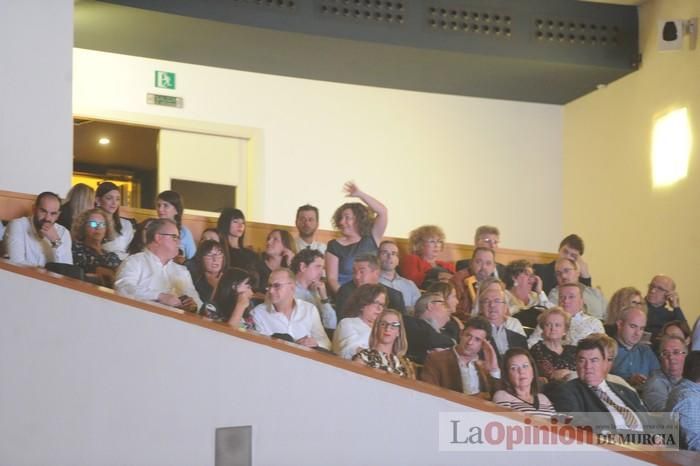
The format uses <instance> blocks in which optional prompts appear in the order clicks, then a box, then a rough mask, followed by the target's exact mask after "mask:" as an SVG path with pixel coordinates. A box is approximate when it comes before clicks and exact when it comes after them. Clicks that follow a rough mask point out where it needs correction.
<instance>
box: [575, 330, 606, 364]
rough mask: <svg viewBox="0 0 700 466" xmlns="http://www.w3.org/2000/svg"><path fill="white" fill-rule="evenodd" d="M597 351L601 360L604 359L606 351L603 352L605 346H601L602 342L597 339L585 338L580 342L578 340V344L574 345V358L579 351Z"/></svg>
mask: <svg viewBox="0 0 700 466" xmlns="http://www.w3.org/2000/svg"><path fill="white" fill-rule="evenodd" d="M594 349H597V350H598V351H600V354H601V355H602V356H603V359H606V358H607V356H606V351H605V345H604V344H603V342H602V341H600V338H597V337H595V336H594V337H590V336H588V337H586V338H583V339H581V340H579V342H578V344H577V345H576V356H578V354H579V353H580V352H581V351H587V350H594Z"/></svg>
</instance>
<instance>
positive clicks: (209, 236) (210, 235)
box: [199, 228, 221, 244]
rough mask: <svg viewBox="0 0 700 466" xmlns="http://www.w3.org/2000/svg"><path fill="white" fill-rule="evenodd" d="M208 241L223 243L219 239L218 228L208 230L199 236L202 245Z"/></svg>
mask: <svg viewBox="0 0 700 466" xmlns="http://www.w3.org/2000/svg"><path fill="white" fill-rule="evenodd" d="M207 240H211V241H216V242H217V243H218V242H220V241H221V238H219V233H218V232H217V231H216V228H207V229H206V230H204V231H203V232H202V234H201V235H200V236H199V243H200V244H201V243H202V242H204V241H207Z"/></svg>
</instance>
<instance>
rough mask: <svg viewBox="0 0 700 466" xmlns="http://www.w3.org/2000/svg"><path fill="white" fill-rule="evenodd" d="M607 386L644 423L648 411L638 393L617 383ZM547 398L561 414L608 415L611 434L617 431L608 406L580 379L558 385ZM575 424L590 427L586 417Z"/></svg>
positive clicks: (575, 420) (580, 418) (577, 419)
mask: <svg viewBox="0 0 700 466" xmlns="http://www.w3.org/2000/svg"><path fill="white" fill-rule="evenodd" d="M607 384H608V386H609V387H610V389H611V390H612V391H613V392H614V393H615V394H616V395H617V396H619V397H620V399H621V400H622V401H623V402H624V403H625V405H626V406H627V407H628V408H630V409H631V410H632V411H634V412H635V413H637V416H638V417H639V419H640V421H642V422H644V421H645V416H644V413H646V412H647V411H648V410H647V408H646V406H644V403H643V402H642V400H641V399H640V398H639V396H638V395H637V393H635V392H634V391H632V390H630V389H629V388H627V387H624V386H622V385H618V384H616V383H611V382H607ZM547 396H548V397H549V399H550V401H551V402H552V404H553V405H554V408H555V409H556V410H557V411H558V412H560V413H603V414H604V415H606V416H605V418H606V419H607V422H606V424H608V425H609V429H608V430H610V431H611V432H615V431H616V430H617V429H616V428H615V421H614V420H613V417H612V415H611V414H610V411H608V408H607V407H606V405H605V404H604V403H603V402H602V401H601V400H600V398H598V395H596V394H595V393H594V392H593V390H592V389H591V388H589V387H588V385H586V384H585V383H583V382H582V381H581V380H580V379H574V380H570V381H568V382H566V383H562V384H558V385H556V386H555V387H554V388H553V389H552V390H551V391H550V392H549V393H547ZM640 413H641V414H640ZM573 424H575V425H588V424H589V423H588V421H587V420H586V419H585V417H583V416H580V415H579V417H578V418H574V420H573Z"/></svg>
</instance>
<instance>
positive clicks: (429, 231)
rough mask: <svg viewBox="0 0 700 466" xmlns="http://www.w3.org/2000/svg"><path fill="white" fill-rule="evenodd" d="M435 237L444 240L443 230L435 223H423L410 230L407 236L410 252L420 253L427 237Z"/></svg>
mask: <svg viewBox="0 0 700 466" xmlns="http://www.w3.org/2000/svg"><path fill="white" fill-rule="evenodd" d="M435 237H437V238H438V239H439V240H440V241H445V232H444V231H442V228H440V227H439V226H437V225H423V226H420V227H418V228H416V229H415V230H413V231H411V233H410V234H409V236H408V246H409V249H410V250H411V252H412V253H414V254H418V255H420V254H421V253H422V252H423V243H424V242H425V241H427V240H428V238H435Z"/></svg>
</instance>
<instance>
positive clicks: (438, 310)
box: [404, 293, 455, 364]
mask: <svg viewBox="0 0 700 466" xmlns="http://www.w3.org/2000/svg"><path fill="white" fill-rule="evenodd" d="M414 314H415V317H411V316H405V317H404V324H405V326H406V338H407V340H408V352H407V354H406V356H408V358H410V359H411V360H412V361H414V362H417V363H419V364H423V361H425V357H426V355H427V354H428V353H430V352H432V351H437V350H444V349H446V348H452V347H453V346H454V344H455V341H453V340H452V338H450V336H449V335H448V334H447V333H445V332H443V331H442V329H443V328H444V327H445V324H447V322H448V321H449V320H450V310H449V309H448V308H447V305H446V303H445V298H444V297H443V296H442V295H441V294H439V293H425V294H424V295H423V296H421V297H420V299H419V300H418V301H417V302H416V306H415V310H414Z"/></svg>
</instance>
